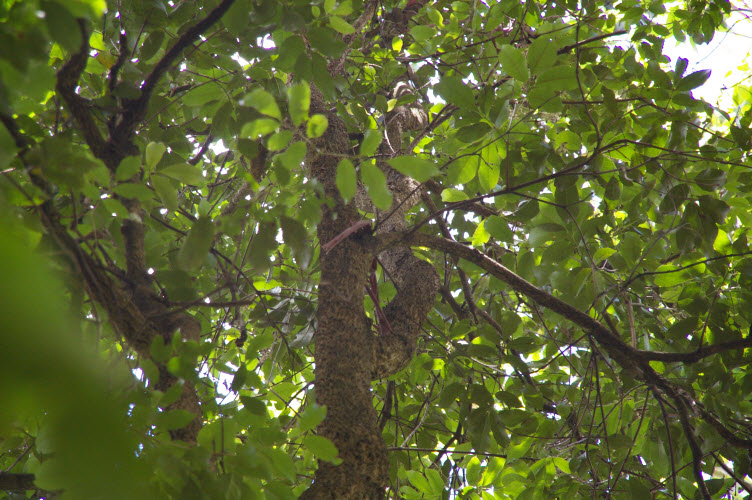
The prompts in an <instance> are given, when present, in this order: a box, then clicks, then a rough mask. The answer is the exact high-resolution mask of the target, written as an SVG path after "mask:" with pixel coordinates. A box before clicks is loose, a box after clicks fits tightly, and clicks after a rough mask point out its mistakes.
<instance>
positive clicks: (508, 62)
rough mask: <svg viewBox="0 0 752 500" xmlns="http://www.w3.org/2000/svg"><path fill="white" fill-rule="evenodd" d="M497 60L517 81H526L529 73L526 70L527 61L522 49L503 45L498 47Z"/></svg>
mask: <svg viewBox="0 0 752 500" xmlns="http://www.w3.org/2000/svg"><path fill="white" fill-rule="evenodd" d="M499 62H500V63H501V69H503V70H504V71H505V72H506V73H507V74H508V75H509V76H511V77H512V78H514V79H515V80H517V81H519V82H523V83H524V82H526V81H527V80H528V78H530V75H529V74H528V72H527V62H526V61H525V55H524V54H523V53H522V50H520V49H518V48H516V47H514V46H512V45H503V46H502V47H501V49H499Z"/></svg>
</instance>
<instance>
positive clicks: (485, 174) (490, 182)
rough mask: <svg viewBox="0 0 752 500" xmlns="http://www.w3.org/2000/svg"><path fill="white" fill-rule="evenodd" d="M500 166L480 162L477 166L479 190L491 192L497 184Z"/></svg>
mask: <svg viewBox="0 0 752 500" xmlns="http://www.w3.org/2000/svg"><path fill="white" fill-rule="evenodd" d="M500 168H501V167H500V165H499V164H498V163H492V164H489V163H487V162H484V161H482V162H481V163H480V165H479V166H478V180H479V181H480V186H481V189H483V190H484V191H486V192H491V191H493V189H494V188H495V187H496V184H497V183H498V182H499V170H500Z"/></svg>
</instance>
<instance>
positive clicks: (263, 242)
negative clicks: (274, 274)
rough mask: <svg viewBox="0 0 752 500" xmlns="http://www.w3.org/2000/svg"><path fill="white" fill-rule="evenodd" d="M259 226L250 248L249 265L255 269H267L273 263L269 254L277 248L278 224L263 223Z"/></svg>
mask: <svg viewBox="0 0 752 500" xmlns="http://www.w3.org/2000/svg"><path fill="white" fill-rule="evenodd" d="M258 226H259V227H258V232H257V233H256V234H255V235H254V236H253V239H252V240H251V244H250V245H249V246H248V263H249V264H250V265H251V267H252V268H254V269H266V268H267V267H268V266H269V263H270V262H271V260H270V259H269V254H270V253H271V252H272V251H273V250H274V249H275V248H277V239H276V238H277V224H276V223H275V222H261V223H259V225H258Z"/></svg>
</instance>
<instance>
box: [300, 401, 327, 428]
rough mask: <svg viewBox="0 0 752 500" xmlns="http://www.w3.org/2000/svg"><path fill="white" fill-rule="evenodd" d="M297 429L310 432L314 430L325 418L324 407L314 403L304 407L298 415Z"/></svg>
mask: <svg viewBox="0 0 752 500" xmlns="http://www.w3.org/2000/svg"><path fill="white" fill-rule="evenodd" d="M299 417H300V418H299V419H298V427H300V430H302V431H310V430H313V429H315V428H316V426H318V425H319V424H320V423H321V422H323V421H324V417H326V406H319V405H317V404H316V403H313V404H309V405H308V406H306V408H305V410H304V411H303V413H300V414H299Z"/></svg>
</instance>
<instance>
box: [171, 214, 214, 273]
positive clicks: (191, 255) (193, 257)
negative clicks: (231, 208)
mask: <svg viewBox="0 0 752 500" xmlns="http://www.w3.org/2000/svg"><path fill="white" fill-rule="evenodd" d="M213 241H214V223H213V222H212V220H211V219H210V218H208V217H199V218H198V219H196V222H194V223H193V225H192V226H191V230H190V231H189V232H188V237H187V238H186V239H185V243H183V245H182V246H181V247H180V250H179V251H178V259H177V262H178V266H180V268H182V269H185V270H187V271H193V270H196V269H197V268H198V267H199V266H201V264H203V262H204V260H205V259H206V256H207V254H208V253H209V249H210V248H211V246H212V242H213Z"/></svg>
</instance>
